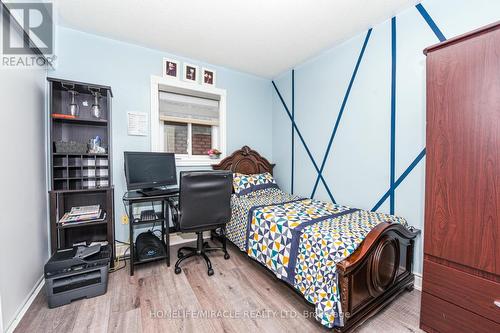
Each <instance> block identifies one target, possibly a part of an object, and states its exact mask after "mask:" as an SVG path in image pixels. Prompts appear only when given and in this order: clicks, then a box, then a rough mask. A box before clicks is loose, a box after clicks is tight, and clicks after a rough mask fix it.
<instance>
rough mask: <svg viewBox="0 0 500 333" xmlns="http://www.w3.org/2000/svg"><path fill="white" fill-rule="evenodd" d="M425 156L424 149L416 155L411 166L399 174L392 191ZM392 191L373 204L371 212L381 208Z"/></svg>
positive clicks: (388, 191)
mask: <svg viewBox="0 0 500 333" xmlns="http://www.w3.org/2000/svg"><path fill="white" fill-rule="evenodd" d="M424 156H425V148H424V149H423V150H422V151H421V152H420V154H418V156H417V157H416V158H415V159H414V160H413V162H411V164H410V165H409V166H408V168H406V170H405V172H403V174H401V176H400V177H399V178H398V179H397V180H396V182H395V183H394V190H396V189H397V188H398V186H399V185H400V184H401V183H402V182H403V180H405V178H406V177H407V176H408V175H409V174H410V172H411V171H412V170H413V169H414V168H415V167H416V166H417V164H418V163H419V162H420V161H421V160H422V158H423V157H424ZM391 190H392V189H389V190H387V192H385V194H384V195H383V196H382V198H380V200H379V201H378V202H377V203H376V204H375V206H374V207H373V208H372V212H373V211H376V210H377V209H379V208H380V206H382V204H383V203H384V201H385V200H386V199H387V198H388V197H389V195H390V193H391Z"/></svg>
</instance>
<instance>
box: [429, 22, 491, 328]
mask: <svg viewBox="0 0 500 333" xmlns="http://www.w3.org/2000/svg"><path fill="white" fill-rule="evenodd" d="M424 53H425V54H426V55H427V143H426V146H427V157H426V184H425V187H426V191H425V197H426V198H425V229H424V272H423V287H422V305H421V315H420V326H421V328H422V329H423V330H425V331H427V332H488V333H489V332H500V22H497V23H495V24H492V25H489V26H487V27H484V28H482V29H479V30H476V31H473V32H471V33H468V34H465V35H463V36H459V37H457V38H453V39H450V40H448V41H445V42H442V43H440V44H437V45H434V46H432V47H429V48H427V49H426V50H425V51H424Z"/></svg>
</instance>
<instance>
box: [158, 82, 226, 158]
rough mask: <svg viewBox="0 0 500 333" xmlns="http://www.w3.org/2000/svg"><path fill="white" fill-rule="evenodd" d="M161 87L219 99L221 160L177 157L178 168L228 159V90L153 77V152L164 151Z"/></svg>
mask: <svg viewBox="0 0 500 333" xmlns="http://www.w3.org/2000/svg"><path fill="white" fill-rule="evenodd" d="M160 86H162V87H163V88H164V89H165V88H166V89H168V90H171V91H173V92H184V93H187V94H189V92H191V93H193V94H195V95H196V94H200V95H212V96H214V95H215V96H217V97H218V99H219V132H220V133H219V134H220V138H219V140H220V147H219V150H220V151H221V152H222V154H221V157H220V158H219V159H211V158H209V157H208V156H196V157H194V156H176V165H177V166H209V165H212V164H217V163H219V162H220V161H221V160H222V159H223V158H224V157H226V132H227V127H226V90H225V89H220V88H215V87H211V86H203V85H198V84H194V83H191V82H183V81H179V80H176V79H171V78H164V77H160V76H154V75H152V76H151V121H150V122H149V123H150V124H151V125H150V126H151V151H154V152H160V151H161V149H162V144H161V142H162V141H161V140H163V127H162V121H160V107H159V91H160Z"/></svg>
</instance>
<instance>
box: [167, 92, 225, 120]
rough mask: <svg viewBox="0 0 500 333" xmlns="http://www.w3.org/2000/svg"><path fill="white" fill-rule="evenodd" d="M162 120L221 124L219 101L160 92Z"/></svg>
mask: <svg viewBox="0 0 500 333" xmlns="http://www.w3.org/2000/svg"><path fill="white" fill-rule="evenodd" d="M159 109H160V110H159V111H160V120H162V121H170V122H178V123H179V122H180V123H192V124H200V125H211V126H219V101H217V100H213V99H209V98H202V97H195V96H187V95H181V94H175V93H171V92H165V91H160V92H159Z"/></svg>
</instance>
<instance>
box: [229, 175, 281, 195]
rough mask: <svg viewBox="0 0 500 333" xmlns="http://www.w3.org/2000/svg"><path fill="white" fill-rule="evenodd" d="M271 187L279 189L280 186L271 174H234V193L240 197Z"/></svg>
mask: <svg viewBox="0 0 500 333" xmlns="http://www.w3.org/2000/svg"><path fill="white" fill-rule="evenodd" d="M270 187H278V185H277V184H276V180H274V178H273V176H272V175H271V174H270V173H269V172H264V173H256V174H253V175H244V174H242V173H235V174H233V188H234V193H235V194H236V195H238V196H240V195H245V194H248V193H251V192H254V191H257V190H261V189H265V188H270Z"/></svg>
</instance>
